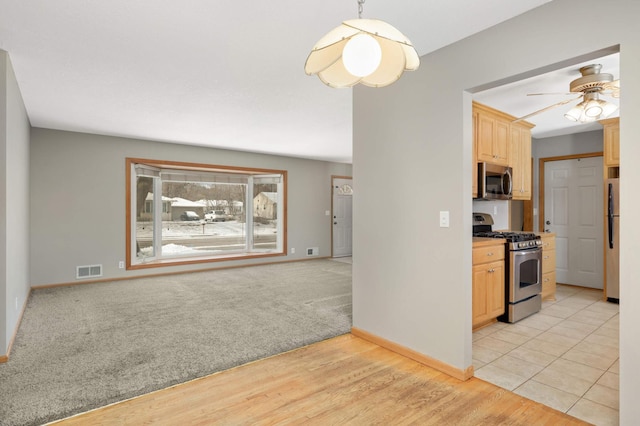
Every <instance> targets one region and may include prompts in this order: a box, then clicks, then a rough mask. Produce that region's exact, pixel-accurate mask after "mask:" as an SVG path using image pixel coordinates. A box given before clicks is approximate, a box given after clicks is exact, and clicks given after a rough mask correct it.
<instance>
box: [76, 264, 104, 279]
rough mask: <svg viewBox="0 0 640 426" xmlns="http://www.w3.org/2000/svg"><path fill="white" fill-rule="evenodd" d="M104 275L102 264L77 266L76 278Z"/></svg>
mask: <svg viewBox="0 0 640 426" xmlns="http://www.w3.org/2000/svg"><path fill="white" fill-rule="evenodd" d="M101 276H102V265H86V266H76V279H81V278H96V277H101Z"/></svg>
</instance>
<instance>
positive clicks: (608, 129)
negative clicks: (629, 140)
mask: <svg viewBox="0 0 640 426" xmlns="http://www.w3.org/2000/svg"><path fill="white" fill-rule="evenodd" d="M600 123H601V124H602V126H603V128H604V167H605V170H606V169H607V167H620V118H609V119H606V120H600Z"/></svg>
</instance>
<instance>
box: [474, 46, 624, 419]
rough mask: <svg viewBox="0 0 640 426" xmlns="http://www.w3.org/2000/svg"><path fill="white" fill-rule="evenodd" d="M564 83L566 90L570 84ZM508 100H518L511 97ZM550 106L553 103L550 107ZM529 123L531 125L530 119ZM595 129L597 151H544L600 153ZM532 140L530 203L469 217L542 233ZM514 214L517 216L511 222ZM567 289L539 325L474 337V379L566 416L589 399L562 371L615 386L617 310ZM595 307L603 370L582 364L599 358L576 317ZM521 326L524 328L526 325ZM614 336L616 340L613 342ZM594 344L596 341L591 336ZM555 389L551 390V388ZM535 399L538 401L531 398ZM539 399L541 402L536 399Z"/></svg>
mask: <svg viewBox="0 0 640 426" xmlns="http://www.w3.org/2000/svg"><path fill="white" fill-rule="evenodd" d="M616 50H617V49H616ZM603 53H604V52H594V53H592V54H591V55H587V56H583V57H580V58H575V59H574V60H568V61H565V62H563V63H562V64H557V66H556V67H554V66H551V67H548V68H547V69H545V70H543V71H541V72H539V73H536V72H532V73H530V74H529V75H527V76H526V78H529V77H531V76H532V75H537V74H542V72H545V73H546V72H548V71H549V70H550V69H553V70H560V69H562V68H564V67H567V66H573V67H574V68H575V69H577V68H576V64H581V63H583V62H585V61H590V62H592V63H598V62H599V59H600V58H601V57H602V56H604V55H603ZM611 53H612V52H611V51H607V52H606V55H610V54H611ZM615 76H616V78H617V77H618V76H619V73H618V72H615ZM513 80H514V83H509V84H507V85H504V86H500V87H495V89H496V90H502V91H503V94H505V95H508V94H509V93H510V92H511V89H510V85H511V84H516V83H517V82H515V80H516V79H515V78H514V79H513ZM565 80H566V81H565V82H566V83H567V84H568V82H569V81H570V80H571V78H568V79H565ZM488 86H490V85H489V84H487V85H486V86H484V88H486V87H488ZM565 90H566V89H565ZM538 91H539V92H541V91H547V90H544V89H540V90H538ZM512 96H517V95H516V94H515V92H513V94H512ZM526 99H527V98H520V99H518V101H519V102H520V103H522V102H525V101H526ZM474 100H475V101H478V102H481V103H483V101H484V102H486V99H485V98H483V96H482V92H478V93H475V94H474ZM552 103H553V102H549V104H552ZM489 106H493V107H495V108H497V109H500V106H499V105H491V104H489ZM570 106H571V105H568V107H570ZM567 109H568V108H567ZM531 110H535V108H531ZM503 111H504V112H506V113H508V114H512V115H514V116H516V117H520V116H522V115H525V113H516V112H514V111H511V110H504V109H503ZM529 112H530V111H529ZM556 113H557V114H559V115H560V116H562V115H563V113H564V111H563V110H562V109H561V108H559V109H558V110H557V111H556ZM528 121H532V122H533V118H532V119H530V120H528ZM596 125H597V124H596ZM597 126H598V127H596V128H592V129H591V130H590V131H588V132H586V133H584V135H587V134H590V135H591V137H592V138H593V139H599V144H600V145H599V146H598V147H597V148H595V149H594V148H593V147H592V146H589V145H588V144H583V145H586V146H580V142H579V141H578V139H580V138H581V137H582V135H581V136H580V137H575V136H573V137H571V136H565V139H566V140H564V141H562V142H563V143H559V144H557V146H556V147H549V149H550V150H551V152H553V149H554V148H555V149H558V148H559V147H560V146H562V147H565V148H566V147H569V148H572V149H575V150H577V151H574V152H578V153H579V154H576V155H580V154H581V153H584V152H599V151H602V131H601V127H600V126H599V125H597ZM533 138H534V139H533V143H534V150H533V151H534V152H533V158H534V165H532V175H533V176H532V195H531V201H528V202H524V206H523V205H522V204H523V203H522V202H517V203H518V204H517V205H516V206H515V207H516V208H514V206H513V205H511V204H512V203H514V204H515V202H509V201H481V202H478V201H474V203H473V211H478V210H480V211H484V212H487V213H491V214H495V216H496V219H497V220H496V222H497V224H498V227H497V228H496V229H514V228H513V226H514V225H515V226H516V230H520V229H521V226H522V225H521V224H522V223H525V224H526V223H527V221H528V222H529V223H532V224H534V226H532V227H531V228H529V229H530V230H535V231H540V232H541V231H543V230H544V228H543V227H539V226H538V225H539V223H540V220H541V219H540V218H542V217H543V216H542V215H543V206H540V205H539V204H538V191H539V187H538V185H537V183H538V181H539V179H538V177H539V176H540V173H543V172H544V170H543V171H542V172H539V171H538V170H537V166H538V164H537V161H538V158H539V155H537V154H536V152H535V144H536V143H539V142H540V141H542V140H544V139H546V137H545V138H537V137H536V136H535V135H534V137H533ZM552 138H553V140H554V141H557V140H558V138H560V139H561V138H562V136H557V135H556V136H555V137H554V136H549V139H552ZM571 152H572V151H569V152H558V151H555V153H553V154H551V155H549V154H547V156H549V157H552V156H561V155H567V154H569V155H571V154H570V153H571ZM601 176H602V175H600V177H601ZM474 178H475V176H474ZM540 188H543V186H540ZM541 207H542V208H541ZM514 210H515V211H516V212H517V213H516V217H513V216H512V214H513V212H514ZM527 214H528V215H529V217H528V218H526V215H527ZM525 226H526V225H525ZM524 229H526V228H524ZM569 289H570V291H569V292H565V289H562V290H560V292H562V294H560V297H558V299H557V300H556V301H553V302H552V303H553V304H556V307H555V308H554V312H553V313H554V315H556V316H552V315H545V317H544V319H543V320H536V321H533V320H531V321H527V320H523V321H522V322H520V323H519V324H515V327H513V326H510V328H507V324H503V323H496V324H495V329H494V330H491V331H487V330H488V329H489V327H487V328H485V329H481V330H479V331H477V332H475V333H474V334H473V349H472V357H473V364H474V369H475V375H476V377H479V378H481V379H484V380H487V381H489V382H492V383H494V384H497V385H499V386H502V387H504V388H506V389H509V390H512V391H514V392H516V393H519V394H521V395H523V396H526V397H528V398H531V399H534V400H537V401H539V402H542V403H544V404H546V405H549V406H551V407H553V408H556V409H559V410H561V411H565V412H569V413H570V414H571V411H570V410H571V409H572V407H574V406H577V405H579V404H581V401H583V400H584V399H585V398H586V397H588V395H587V392H586V391H587V390H585V392H580V391H578V390H574V392H573V393H571V392H568V389H561V388H562V386H563V385H562V384H558V383H556V382H557V381H558V380H559V381H563V380H565V379H566V380H565V381H566V382H569V381H572V380H576V379H578V380H582V379H583V378H576V377H567V378H565V377H563V374H566V373H567V369H568V368H569V367H570V364H571V363H578V364H581V365H585V366H586V367H587V369H588V368H593V369H594V370H590V371H591V372H593V373H598V374H601V377H605V376H606V377H608V378H615V379H616V380H617V377H618V372H619V370H618V365H619V364H618V361H617V355H615V354H617V346H618V340H617V333H618V328H619V326H618V325H619V323H618V318H619V317H618V314H617V305H611V304H606V303H605V302H603V301H602V292H601V291H600V292H599V291H597V290H589V289H584V288H569ZM561 298H562V299H561ZM596 303H597V304H598V308H599V309H600V308H602V309H603V310H604V311H607V314H606V315H610V318H608V319H605V320H604V321H603V322H602V323H600V324H599V325H598V326H597V327H596V329H598V330H601V331H602V332H603V333H604V332H606V333H611V336H612V337H611V340H610V341H609V343H611V344H612V345H615V346H616V347H615V349H612V353H613V352H615V354H614V355H611V354H608V355H607V356H606V359H604V360H603V361H602V364H600V365H598V366H594V365H590V364H589V363H588V362H587V361H586V358H585V356H586V357H589V356H591V357H593V358H597V357H598V356H600V355H595V354H589V353H588V350H589V346H591V348H594V347H595V346H594V345H593V344H590V342H589V339H591V338H592V337H593V336H591V334H592V333H593V331H588V330H587V329H588V328H593V327H590V326H586V325H585V324H586V323H588V322H589V321H591V318H589V317H588V316H587V314H584V313H580V310H582V309H584V306H585V305H587V306H588V305H594V304H596ZM571 304H574V308H575V309H576V310H574V311H571V309H565V308H566V307H567V305H571ZM548 305H549V304H548ZM563 305H564V306H563ZM578 305H580V306H578ZM578 308H579V309H578ZM570 311H571V312H570ZM572 316H573V317H574V318H573V319H571V318H570V317H572ZM540 317H541V316H540ZM530 318H533V317H530ZM526 322H528V324H527V323H526ZM580 322H582V324H580ZM568 325H574V326H576V328H575V329H570V328H569V327H567V326H568ZM592 325H594V324H592ZM581 327H582V328H581ZM516 330H517V331H518V332H517V333H515V332H514V331H516ZM605 330H607V331H605ZM613 336H616V337H615V338H614V337H613ZM593 338H599V337H597V336H596V337H593ZM482 340H484V341H485V342H484V344H483V343H482ZM550 340H554V342H550ZM596 346H597V344H596ZM598 349H600V348H598ZM612 357H613V358H612ZM605 364H606V365H605ZM571 365H573V364H571ZM563 367H564V368H563ZM554 380H556V382H554ZM554 383H556V384H555V385H554ZM616 383H617V381H616ZM591 386H596V382H593V383H592V384H591ZM599 386H601V384H598V386H596V387H598V388H599ZM605 387H606V386H605ZM608 391H609V392H610V393H612V394H615V397H616V398H617V392H618V391H617V389H609V390H608ZM577 394H579V395H577ZM536 395H538V396H537V397H536ZM540 395H545V396H544V397H541V396H540ZM561 395H563V396H564V397H566V399H564V400H563V399H562V396H561ZM562 401H563V402H562ZM616 408H617V407H616Z"/></svg>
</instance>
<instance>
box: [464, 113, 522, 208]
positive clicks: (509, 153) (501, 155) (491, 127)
mask: <svg viewBox="0 0 640 426" xmlns="http://www.w3.org/2000/svg"><path fill="white" fill-rule="evenodd" d="M515 120H516V117H513V116H511V115H509V114H506V113H504V112H502V111H498V110H496V109H493V108H491V107H488V106H486V105H482V104H479V103H477V102H473V137H474V141H473V149H474V153H473V155H472V158H473V169H472V170H473V176H472V179H473V196H474V197H476V196H477V193H478V189H477V187H478V182H477V180H478V163H482V162H485V163H491V164H498V165H502V166H511V168H512V169H513V170H512V172H513V199H514V200H530V199H531V129H532V128H533V124H531V123H528V122H526V121H518V122H517V123H514V121H515Z"/></svg>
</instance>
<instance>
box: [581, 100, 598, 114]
mask: <svg viewBox="0 0 640 426" xmlns="http://www.w3.org/2000/svg"><path fill="white" fill-rule="evenodd" d="M600 114H602V107H601V106H600V102H598V100H597V99H593V100H590V101H588V102H587V103H586V104H585V105H584V115H586V116H587V117H594V118H595V117H597V116H599V115H600Z"/></svg>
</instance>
